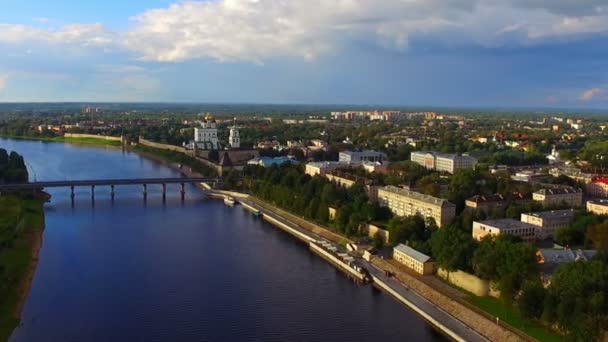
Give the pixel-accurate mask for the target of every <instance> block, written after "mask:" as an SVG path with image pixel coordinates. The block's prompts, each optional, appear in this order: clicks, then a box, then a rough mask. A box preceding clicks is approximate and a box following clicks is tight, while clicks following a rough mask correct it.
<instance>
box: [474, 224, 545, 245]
mask: <svg viewBox="0 0 608 342" xmlns="http://www.w3.org/2000/svg"><path fill="white" fill-rule="evenodd" d="M501 234H509V235H515V236H519V237H520V238H521V239H522V240H524V241H528V242H530V241H534V240H535V239H536V226H534V225H531V224H529V223H524V222H520V221H517V220H514V219H501V220H487V221H481V222H477V221H474V222H473V239H475V240H477V241H480V240H481V239H483V238H484V237H485V236H488V235H491V236H497V235H501Z"/></svg>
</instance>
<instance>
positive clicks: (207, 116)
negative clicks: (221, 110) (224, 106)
mask: <svg viewBox="0 0 608 342" xmlns="http://www.w3.org/2000/svg"><path fill="white" fill-rule="evenodd" d="M205 121H207V122H211V121H215V118H214V117H213V115H211V113H207V115H205Z"/></svg>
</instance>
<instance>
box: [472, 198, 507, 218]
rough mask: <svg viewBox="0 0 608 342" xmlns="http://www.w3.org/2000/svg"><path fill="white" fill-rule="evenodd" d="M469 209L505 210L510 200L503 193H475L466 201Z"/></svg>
mask: <svg viewBox="0 0 608 342" xmlns="http://www.w3.org/2000/svg"><path fill="white" fill-rule="evenodd" d="M465 204H466V207H467V209H473V210H481V211H484V212H486V213H488V212H491V211H493V210H504V209H505V208H506V207H507V205H508V204H509V202H508V201H507V198H506V197H505V196H503V195H501V194H494V195H475V196H473V197H470V198H468V199H467V200H466V201H465Z"/></svg>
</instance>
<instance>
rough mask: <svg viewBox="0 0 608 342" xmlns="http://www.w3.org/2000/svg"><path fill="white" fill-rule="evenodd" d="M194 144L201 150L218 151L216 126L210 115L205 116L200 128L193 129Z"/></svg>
mask: <svg viewBox="0 0 608 342" xmlns="http://www.w3.org/2000/svg"><path fill="white" fill-rule="evenodd" d="M194 143H195V144H196V147H197V148H199V149H202V150H218V149H219V147H220V145H219V141H218V137H217V124H216V122H215V118H213V116H212V115H211V114H207V115H206V116H205V120H204V121H203V122H202V123H201V127H197V128H195V129H194Z"/></svg>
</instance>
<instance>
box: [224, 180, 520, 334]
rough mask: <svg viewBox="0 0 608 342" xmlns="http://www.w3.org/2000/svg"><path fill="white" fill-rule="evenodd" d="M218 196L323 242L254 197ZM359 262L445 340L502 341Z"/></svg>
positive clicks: (242, 195)
mask: <svg viewBox="0 0 608 342" xmlns="http://www.w3.org/2000/svg"><path fill="white" fill-rule="evenodd" d="M215 193H216V194H218V195H221V196H233V197H238V200H239V201H240V202H241V203H242V204H244V205H245V206H246V207H249V208H253V209H255V210H259V211H260V212H261V213H262V214H263V215H268V216H270V217H271V218H272V220H273V221H274V220H276V221H279V222H280V223H281V225H285V226H288V227H290V228H291V229H293V230H294V231H296V232H297V233H295V234H294V232H291V234H292V235H295V236H296V237H298V238H299V239H301V240H304V239H302V237H301V236H302V235H301V234H304V235H308V236H309V240H310V241H315V240H318V239H320V238H323V236H322V235H319V234H316V232H313V231H311V230H310V229H307V228H305V227H302V226H301V225H299V224H298V223H296V219H297V218H298V217H297V216H295V215H292V214H290V215H289V216H290V217H289V218H286V217H285V216H284V214H283V213H282V212H283V210H280V209H277V208H273V207H271V206H269V205H268V204H267V203H265V204H266V205H265V206H260V205H259V204H258V203H259V202H260V201H259V200H258V199H255V198H253V197H251V196H247V195H245V194H238V193H225V194H222V193H223V192H215ZM235 195H240V196H235ZM271 208H272V209H271ZM273 209H274V210H273ZM250 210H251V209H250ZM275 210H276V211H275ZM277 211H279V212H277ZM309 225H310V226H312V227H314V228H316V229H315V230H317V231H318V229H323V228H321V227H319V226H317V225H315V224H313V223H311V222H309ZM281 229H283V230H285V231H288V232H289V230H286V229H284V228H281ZM324 230H325V229H324ZM327 233H331V234H330V236H331V237H332V238H333V239H334V240H337V238H336V236H338V237H340V236H339V235H337V234H334V233H333V232H327V231H326V234H323V235H327ZM340 238H341V240H342V241H344V238H342V237H340ZM357 262H359V263H360V264H361V265H363V267H365V268H366V269H367V270H368V271H369V272H370V274H371V275H372V277H373V281H374V283H375V284H376V286H377V287H379V288H380V289H382V290H384V291H386V292H388V293H389V294H391V295H392V296H393V297H395V298H396V299H397V300H398V301H400V302H402V303H403V304H405V305H406V306H408V307H409V308H410V309H412V310H413V311H415V312H416V313H418V314H419V315H420V316H422V317H423V318H424V319H425V320H427V321H428V322H429V323H430V324H431V325H433V326H434V327H435V328H436V329H438V330H439V331H441V332H443V333H444V334H445V335H446V336H448V337H450V338H451V339H453V340H455V341H475V342H477V341H490V340H500V339H494V338H491V337H486V336H484V335H482V334H480V333H479V332H477V331H475V330H474V329H472V328H471V327H469V326H468V325H467V324H466V323H464V322H463V321H461V320H460V319H458V318H456V317H455V316H452V315H451V314H449V313H448V312H446V311H444V310H443V309H442V308H441V307H439V306H437V305H435V304H433V303H432V302H431V301H429V300H427V299H426V298H424V296H422V295H421V294H419V293H417V292H416V291H414V290H412V289H411V288H409V287H407V286H406V285H404V284H403V283H402V282H400V281H399V280H397V279H395V278H389V277H387V276H386V274H385V271H384V270H382V269H380V268H379V267H376V266H374V265H373V264H371V263H369V262H366V261H365V260H363V259H362V258H360V257H357ZM485 321H486V323H487V324H489V325H492V324H493V323H492V322H490V321H488V320H485ZM508 340H511V339H508Z"/></svg>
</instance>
